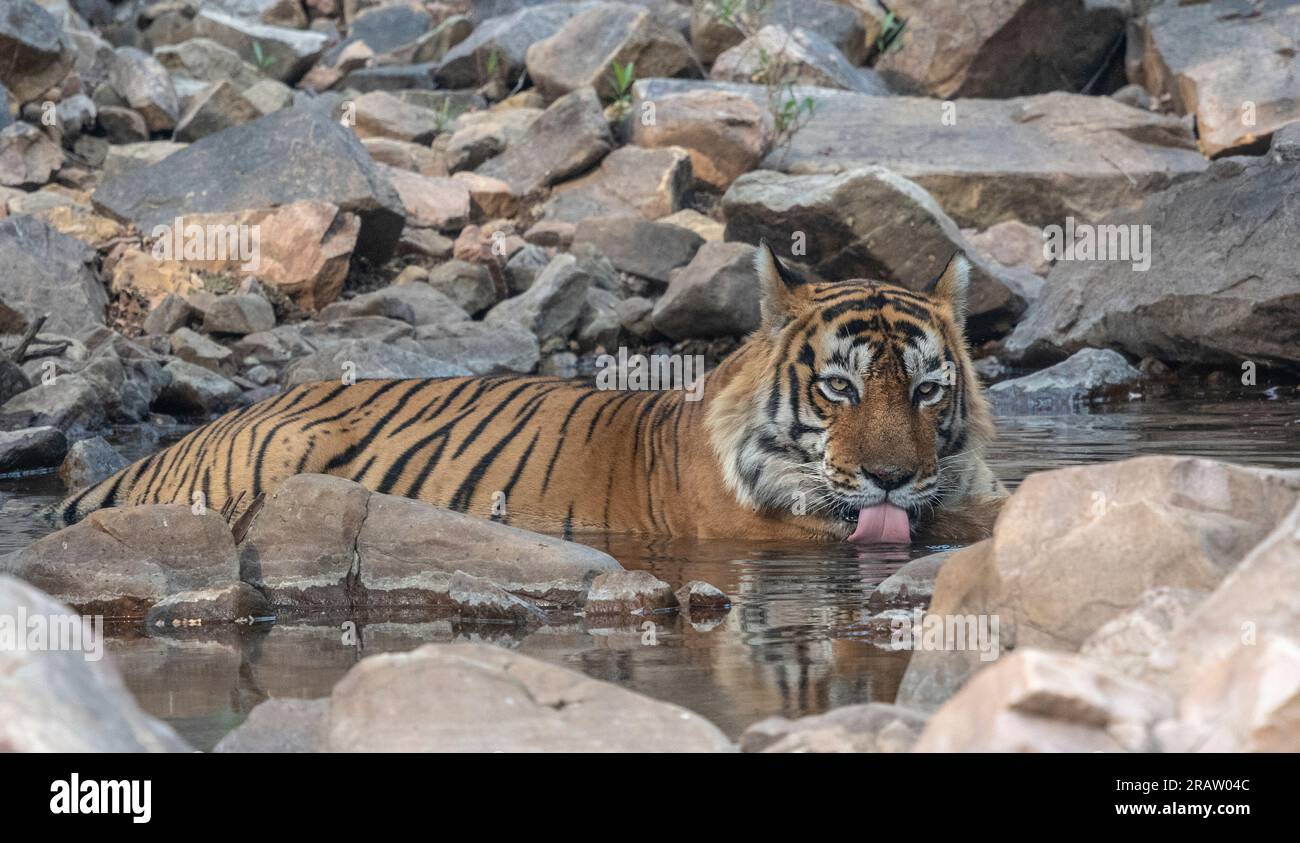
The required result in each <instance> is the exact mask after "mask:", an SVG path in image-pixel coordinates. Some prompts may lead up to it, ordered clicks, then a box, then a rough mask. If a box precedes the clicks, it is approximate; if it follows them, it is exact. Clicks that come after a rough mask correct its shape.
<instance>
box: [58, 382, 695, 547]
mask: <svg viewBox="0 0 1300 843" xmlns="http://www.w3.org/2000/svg"><path fill="white" fill-rule="evenodd" d="M687 412H689V407H688V402H685V401H683V394H682V393H679V392H678V393H674V392H658V393H645V392H622V393H620V392H613V391H601V390H597V389H594V388H593V387H591V386H589V385H585V384H583V383H581V382H576V381H567V380H561V379H557V378H547V377H527V376H515V375H510V376H500V377H464V378H442V379H416V380H366V381H359V382H356V383H354V384H346V385H345V384H341V383H338V382H324V383H311V384H304V385H302V386H298V387H295V388H293V389H290V390H287V391H286V392H284V393H282V394H280V395H278V396H276V397H273V398H269V399H266V400H264V401H262V402H260V403H258V404H254V405H251V406H249V407H246V408H244V409H241V410H237V411H233V412H231V413H229V414H227V415H226V416H223V417H221V418H219V419H217V420H215V421H213V422H211V423H209V424H207V425H205V426H203V427H200V428H198V429H196V430H194V431H192V432H191V433H189V434H188V435H187V436H185V437H184V438H183V439H181V440H179V441H178V442H176V443H174V444H173V445H171V446H170V447H168V448H165V449H163V450H161V451H159V452H157V453H155V454H153V455H152V456H149V457H146V458H144V459H142V460H140V461H139V462H137V463H135V464H133V465H131V466H128V467H127V468H125V469H123V470H121V471H119V472H118V473H117V474H115V475H113V476H112V477H110V478H108V479H107V480H105V481H103V482H102V483H99V484H97V485H95V486H92V487H90V488H88V489H86V490H84V491H82V492H80V493H78V494H76V495H74V496H72V497H70V498H69V499H68V500H67V501H66V502H65V503H64V504H63V507H62V511H61V515H62V518H63V520H64V522H65V523H73V522H75V521H77V520H79V519H81V518H83V517H85V515H87V514H88V513H89V512H91V511H93V510H95V509H100V508H104V507H111V506H126V505H140V504H157V503H185V504H193V503H195V502H202V503H203V504H204V505H205V506H207V507H211V508H215V509H219V510H224V509H226V508H227V507H230V508H231V509H232V510H233V512H235V513H238V512H241V511H243V510H244V509H246V508H247V507H248V506H249V505H250V504H251V503H252V501H253V500H254V499H256V498H257V497H258V496H259V495H263V494H270V493H273V492H274V491H275V489H276V488H277V487H278V486H279V485H280V483H282V482H283V481H284V480H285V479H286V478H288V477H290V476H292V475H295V474H303V473H320V474H331V475H335V476H339V477H346V478H348V479H351V480H354V481H356V482H359V483H361V484H362V485H364V486H366V487H367V488H369V489H371V490H373V491H377V492H384V493H389V494H395V495H402V496H406V497H411V498H418V499H420V500H424V501H428V502H430V503H433V504H437V505H440V506H446V507H449V508H451V509H455V510H458V511H461V512H468V513H471V514H475V515H481V516H485V517H491V518H493V519H494V520H500V521H504V522H506V523H512V524H515V525H518V526H525V527H531V528H533V529H562V530H565V531H569V530H572V529H574V528H579V529H585V528H612V529H624V530H635V529H658V528H667V527H670V526H671V525H666V524H663V523H660V521H659V520H658V519H659V515H658V514H656V513H655V509H654V502H655V499H656V497H657V496H667V495H669V494H671V493H672V492H673V491H674V490H672V489H669V488H655V486H656V485H657V484H655V483H653V482H651V481H650V479H649V478H650V475H649V474H645V473H643V474H641V475H640V476H641V478H642V479H641V480H640V481H638V480H636V479H635V478H636V477H637V476H638V475H637V474H636V473H635V472H632V471H627V469H630V468H632V463H635V462H637V461H644V462H646V463H648V464H649V465H653V462H654V461H655V460H663V461H666V462H667V463H668V464H675V467H676V468H677V469H678V473H677V475H676V479H677V481H678V483H679V481H680V476H681V475H680V468H681V462H682V458H683V456H689V455H688V454H683V453H682V452H681V451H680V450H678V448H677V446H676V444H675V442H674V441H672V438H671V437H670V436H668V435H666V428H668V427H675V426H679V425H680V424H681V422H682V421H683V419H682V416H683V415H684V414H685V413H687ZM642 447H644V453H641V450H642ZM598 467H599V468H598ZM600 484H603V488H601V487H600ZM659 485H662V484H659ZM677 491H680V489H678V490H677ZM647 507H648V508H647Z"/></svg>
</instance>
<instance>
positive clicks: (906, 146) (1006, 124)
mask: <svg viewBox="0 0 1300 843" xmlns="http://www.w3.org/2000/svg"><path fill="white" fill-rule="evenodd" d="M699 88H715V89H721V90H731V91H736V92H740V93H744V94H745V95H747V96H749V97H750V98H752V99H753V100H754V101H755V102H757V103H759V104H760V105H763V106H764V107H766V93H765V89H764V88H762V87H760V86H757V85H742V84H733V83H722V82H698V81H691V80H675V79H643V80H641V81H639V82H637V83H636V84H635V85H634V86H633V92H634V102H633V107H634V110H635V113H637V114H640V113H641V111H640V109H641V107H642V104H644V103H646V102H652V101H654V100H656V99H658V98H660V97H665V96H668V95H670V94H672V93H675V92H680V91H683V90H692V89H699ZM794 95H795V96H796V97H799V98H802V97H804V96H809V97H812V99H813V101H814V103H815V109H814V112H813V116H812V118H811V119H810V120H809V121H808V122H807V124H806V125H804V126H803V127H802V128H801V129H800V130H799V131H797V132H796V133H795V134H794V136H793V137H792V138H791V139H790V142H789V144H788V145H786V146H784V147H783V146H782V145H780V144H778V145H777V146H776V147H775V148H774V149H773V151H772V152H770V153H769V154H768V157H767V159H766V160H765V161H764V162H763V167H764V168H765V169H775V170H782V171H784V172H789V173H838V172H841V171H844V170H848V169H853V168H856V167H862V166H867V165H879V166H882V167H888V168H889V169H891V170H893V171H894V172H896V173H898V174H899V175H901V176H905V177H906V178H909V179H912V180H913V181H915V182H917V183H918V184H920V185H921V186H922V187H924V188H925V189H926V190H928V191H929V192H930V193H931V194H932V195H933V196H934V197H935V199H936V200H938V202H939V204H940V205H941V206H943V209H944V210H945V211H946V212H947V213H948V214H949V215H950V216H951V217H952V218H953V219H954V220H956V221H957V223H958V225H961V226H963V227H977V228H987V227H989V226H991V225H993V224H995V223H998V222H1001V221H1003V220H1007V219H1019V220H1020V221H1022V222H1026V223H1030V224H1034V225H1047V224H1050V223H1057V224H1059V223H1061V221H1062V220H1063V219H1064V218H1065V217H1066V216H1067V215H1073V216H1075V217H1078V218H1080V219H1094V218H1096V217H1098V216H1100V215H1101V214H1104V213H1106V212H1107V211H1110V210H1112V209H1114V208H1118V207H1124V206H1131V205H1135V204H1137V203H1138V202H1139V201H1140V200H1141V199H1142V198H1143V197H1145V196H1146V195H1148V194H1150V193H1153V192H1155V191H1158V190H1162V189H1164V188H1165V187H1168V186H1169V185H1170V184H1171V183H1173V182H1174V181H1176V180H1178V179H1180V178H1182V177H1185V176H1187V175H1190V174H1192V173H1196V172H1199V171H1201V170H1203V169H1205V167H1206V161H1205V159H1204V157H1202V156H1201V154H1200V153H1199V152H1197V151H1196V146H1195V142H1194V140H1193V139H1192V136H1191V134H1190V133H1189V131H1188V129H1187V127H1186V126H1185V125H1184V124H1183V122H1182V121H1180V120H1178V119H1177V118H1173V117H1166V116H1161V115H1158V114H1153V113H1151V112H1147V111H1142V110H1139V109H1136V108H1130V107H1129V106H1126V105H1123V104H1121V103H1118V102H1115V101H1114V100H1111V99H1108V98H1105V97H1086V96H1078V95H1074V94H1064V93H1053V94H1043V95H1040V96H1032V97H1019V98H1016V99H1009V100H957V101H955V103H954V109H955V110H954V111H953V118H954V122H952V124H951V125H946V124H945V121H944V116H945V112H944V109H945V104H944V103H943V102H941V101H939V100H933V99H925V98H919V97H873V96H867V95H864V94H857V93H852V92H849V91H839V90H832V89H828V88H811V87H810V88H796V89H795V90H794Z"/></svg>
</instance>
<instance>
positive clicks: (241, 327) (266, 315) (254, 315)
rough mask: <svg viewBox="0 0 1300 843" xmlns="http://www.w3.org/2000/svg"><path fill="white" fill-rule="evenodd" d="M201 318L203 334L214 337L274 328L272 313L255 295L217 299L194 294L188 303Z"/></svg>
mask: <svg viewBox="0 0 1300 843" xmlns="http://www.w3.org/2000/svg"><path fill="white" fill-rule="evenodd" d="M188 301H189V303H190V305H191V306H192V307H193V308H194V309H195V310H197V311H198V312H199V314H200V315H201V316H202V317H203V330H205V331H207V332H209V333H213V334H239V335H241V336H242V335H244V334H252V333H255V332H257V331H269V330H271V329H272V328H274V327H275V309H274V308H273V307H271V303H270V302H269V301H267V300H266V299H265V298H263V297H262V296H260V295H258V294H256V293H231V294H229V295H224V296H218V295H212V294H208V293H204V294H196V295H194V296H191V297H190V298H189V299H188Z"/></svg>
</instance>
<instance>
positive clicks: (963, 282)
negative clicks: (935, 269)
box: [925, 252, 970, 330]
mask: <svg viewBox="0 0 1300 843" xmlns="http://www.w3.org/2000/svg"><path fill="white" fill-rule="evenodd" d="M969 287H970V261H969V260H967V259H966V256H965V255H963V254H962V253H961V252H953V253H952V257H950V258H948V265H947V266H945V267H944V268H943V272H941V273H939V275H938V277H936V278H935V279H934V280H933V281H931V282H930V283H929V284H927V285H925V292H927V293H929V294H930V295H932V296H934V297H935V298H936V299H938V300H939V301H941V302H944V303H945V304H947V305H948V307H949V309H950V310H951V311H952V318H953V319H954V320H955V321H956V322H957V327H958V328H962V329H963V330H964V329H965V327H966V291H967V290H968V289H969Z"/></svg>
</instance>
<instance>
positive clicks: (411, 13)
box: [325, 3, 433, 65]
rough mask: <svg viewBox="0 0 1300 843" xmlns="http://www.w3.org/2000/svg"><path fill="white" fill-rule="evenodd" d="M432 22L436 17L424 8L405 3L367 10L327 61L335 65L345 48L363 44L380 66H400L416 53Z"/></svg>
mask: <svg viewBox="0 0 1300 843" xmlns="http://www.w3.org/2000/svg"><path fill="white" fill-rule="evenodd" d="M432 23H433V17H432V16H431V15H430V14H429V13H428V12H426V11H425V10H424V9H421V8H419V7H418V6H413V5H407V4H405V3H394V4H392V5H388V6H380V7H378V8H370V9H365V10H364V11H362V12H361V13H360V14H358V15H357V16H356V17H354V18H353V19H352V21H351V24H350V26H349V27H348V37H347V38H344V39H343V40H342V41H340V42H339V43H338V44H337V45H335V46H333V47H331V48H330V49H329V52H327V53H326V55H325V60H326V61H327V62H328V63H329V64H331V65H333V64H334V63H335V62H336V61H337V60H338V56H339V54H340V53H342V52H343V51H344V50H345V49H347V48H348V47H350V46H352V45H353V44H357V43H361V44H365V45H366V46H367V47H369V48H370V51H371V52H372V53H373V54H374V55H375V57H376V59H377V60H379V63H380V64H390V63H393V62H394V61H396V62H398V63H400V61H401V59H403V58H409V56H410V55H411V54H412V53H413V52H414V50H415V46H416V42H418V41H419V40H420V39H421V38H422V37H423V36H424V35H425V33H426V32H428V31H429V27H430V26H431V25H432Z"/></svg>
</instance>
